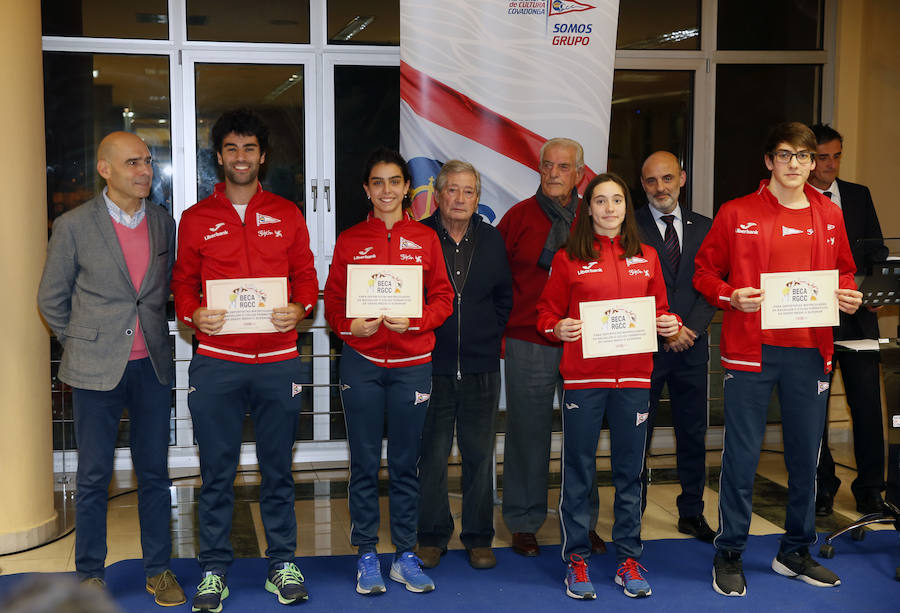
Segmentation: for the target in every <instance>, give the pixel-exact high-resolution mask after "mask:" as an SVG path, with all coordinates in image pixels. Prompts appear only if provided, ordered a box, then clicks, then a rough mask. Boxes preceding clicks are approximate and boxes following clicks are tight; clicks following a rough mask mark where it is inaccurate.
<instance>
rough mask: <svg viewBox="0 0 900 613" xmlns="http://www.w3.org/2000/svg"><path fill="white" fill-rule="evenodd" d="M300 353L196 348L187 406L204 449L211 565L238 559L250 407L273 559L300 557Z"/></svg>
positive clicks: (203, 500) (207, 566) (202, 555)
mask: <svg viewBox="0 0 900 613" xmlns="http://www.w3.org/2000/svg"><path fill="white" fill-rule="evenodd" d="M299 365H300V358H292V359H289V360H284V361H281V362H270V363H266V364H243V363H240V362H229V361H228V360H220V359H217V358H211V357H208V356H205V355H195V356H194V358H193V359H192V360H191V366H190V369H189V374H190V385H191V388H192V391H191V392H190V393H189V394H188V408H189V409H190V410H191V419H192V420H193V422H194V438H196V440H197V448H198V451H199V453H200V475H201V476H202V478H203V484H202V485H201V487H200V500H199V504H198V507H199V519H200V527H199V530H198V533H199V541H200V543H199V545H200V546H199V549H200V551H199V554H198V556H197V559H198V560H199V562H200V567H201V568H202V569H203V570H204V571H210V570H216V571H220V572H225V571H226V570H227V569H228V567H229V566H231V563H232V561H233V560H234V549H233V548H232V546H231V540H230V538H229V537H230V535H231V520H232V515H233V514H234V476H235V473H236V471H237V465H238V461H239V459H240V453H241V436H242V428H243V424H244V414H245V413H247V412H249V413H250V416H251V418H252V419H253V429H254V432H255V434H256V459H257V461H258V462H259V474H260V486H259V513H260V516H261V517H262V522H263V527H264V528H265V532H266V542H267V544H268V547H267V548H266V557H267V558H269V564H270V565H273V564H276V563H280V562H293V561H294V551H295V550H296V549H297V518H296V516H295V514H294V476H293V474H292V473H291V466H292V463H293V448H294V441H295V439H296V436H297V427H298V424H299V420H300V409H301V408H302V397H301V396H300V395H299V394H296V389H295V388H294V384H296V383H300V366H299Z"/></svg>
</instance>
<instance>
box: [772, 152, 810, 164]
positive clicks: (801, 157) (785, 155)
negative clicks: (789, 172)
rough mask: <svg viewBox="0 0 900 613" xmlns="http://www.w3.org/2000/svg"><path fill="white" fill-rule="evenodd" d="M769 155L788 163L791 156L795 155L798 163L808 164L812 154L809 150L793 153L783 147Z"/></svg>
mask: <svg viewBox="0 0 900 613" xmlns="http://www.w3.org/2000/svg"><path fill="white" fill-rule="evenodd" d="M770 155H771V156H772V157H773V158H774V159H775V160H777V161H778V162H780V163H782V164H790V163H791V158H793V157H796V158H797V163H798V164H803V165H804V166H805V165H806V164H809V163H810V162H812V159H813V155H814V154H812V153H810V152H809V151H798V152H797V153H793V152H791V151H787V150H785V149H779V150H778V151H773V152H772V153H770Z"/></svg>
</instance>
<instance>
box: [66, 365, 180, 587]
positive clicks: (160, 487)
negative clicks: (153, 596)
mask: <svg viewBox="0 0 900 613" xmlns="http://www.w3.org/2000/svg"><path fill="white" fill-rule="evenodd" d="M72 402H73V405H74V407H73V408H74V417H75V440H76V442H77V443H78V472H77V474H76V476H75V483H76V487H77V492H76V494H75V572H76V574H77V576H78V578H79V579H82V580H83V579H87V578H90V577H100V578H102V577H103V566H104V562H105V561H106V506H107V491H108V489H109V481H110V478H111V477H112V471H113V455H114V453H115V448H116V438H117V436H118V433H119V420H120V419H121V417H122V412H123V410H124V409H125V408H126V407H127V408H128V419H129V422H130V427H129V435H130V444H131V462H132V464H133V465H134V472H135V474H136V475H137V482H138V518H139V519H140V525H141V550H142V551H143V555H144V573H145V574H146V575H147V576H148V577H152V576H153V575H158V574H159V573H161V572H163V571H164V570H166V569H167V568H169V557H170V555H171V553H172V540H171V537H170V535H169V519H170V517H171V511H170V506H171V498H170V495H169V487H170V486H171V485H172V483H171V481H170V480H169V470H168V454H169V425H170V419H171V415H172V388H171V386H169V385H163V384H162V383H160V382H159V379H157V378H156V373H155V372H154V370H153V365H152V364H151V363H150V358H144V359H142V360H132V361H130V362H128V365H127V366H126V367H125V373H124V374H123V375H122V379H121V380H120V381H119V383H118V384H117V385H116V387H114V388H113V389H111V390H109V391H105V392H99V391H94V390H85V389H80V388H72Z"/></svg>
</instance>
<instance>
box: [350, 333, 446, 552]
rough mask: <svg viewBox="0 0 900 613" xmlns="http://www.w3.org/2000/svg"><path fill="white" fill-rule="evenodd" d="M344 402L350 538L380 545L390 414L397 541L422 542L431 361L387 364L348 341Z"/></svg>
mask: <svg viewBox="0 0 900 613" xmlns="http://www.w3.org/2000/svg"><path fill="white" fill-rule="evenodd" d="M340 374H341V403H342V404H343V405H344V420H345V422H346V424H347V441H348V443H349V445H350V522H351V524H352V526H351V532H350V543H351V544H352V545H353V546H355V547H356V548H357V549H358V551H359V553H360V555H362V554H364V553H369V552H374V551H375V550H376V545H377V544H378V526H379V523H380V521H381V519H380V513H379V509H378V470H379V468H380V467H381V441H382V438H383V434H384V427H385V417H387V440H388V448H387V460H388V477H389V478H390V485H389V490H388V494H389V499H390V514H391V541H392V542H393V543H394V546H395V547H396V549H397V552H398V553H402V552H404V551H411V550H412V549H413V548H414V547H415V545H416V523H417V517H418V498H419V473H418V463H419V457H420V455H421V454H420V450H421V444H422V429H423V427H424V425H425V415H426V413H427V411H428V401H429V398H430V397H431V362H428V363H427V364H420V365H418V366H406V367H400V368H383V367H381V366H378V365H376V364H374V363H372V362H370V361H369V360H367V359H366V358H364V357H362V356H361V355H360V354H359V353H357V352H356V351H355V350H354V349H353V348H352V347H350V345H347V344H344V348H343V350H342V353H341V364H340Z"/></svg>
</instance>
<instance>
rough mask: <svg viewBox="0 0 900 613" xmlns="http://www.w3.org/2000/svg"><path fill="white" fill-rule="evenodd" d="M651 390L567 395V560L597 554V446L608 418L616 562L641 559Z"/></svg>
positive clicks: (562, 502) (563, 514) (563, 516)
mask: <svg viewBox="0 0 900 613" xmlns="http://www.w3.org/2000/svg"><path fill="white" fill-rule="evenodd" d="M649 402H650V390H647V389H635V388H627V389H611V388H593V389H580V390H566V391H565V394H564V395H563V409H562V422H563V455H562V483H561V485H560V494H559V519H560V530H561V541H562V546H561V551H562V556H563V561H565V562H568V561H569V556H570V555H571V554H578V555H580V556H581V557H583V558H584V559H585V560H587V559H588V558H589V557H590V555H591V542H590V538H589V537H588V531H589V530H591V529H593V525H592V524H591V523H590V517H591V510H590V502H589V500H588V499H589V496H590V493H591V490H592V489H593V490H594V491H596V485H595V484H594V476H595V474H596V471H597V461H596V454H597V441H598V440H599V438H600V428H601V426H602V424H603V415H604V413H605V414H606V421H607V422H608V423H609V440H610V452H611V464H612V480H613V486H615V488H616V497H615V502H614V504H613V512H614V516H615V521H614V523H613V529H612V537H613V542H614V543H615V545H616V559H617V561H618V562H620V563H621V562H624V561H625V560H626V559H627V558H634V559H635V560H637V559H639V558H640V557H641V552H642V551H643V545H642V544H641V471H642V470H643V466H644V443H645V441H646V438H647V417H648V413H649V406H648V405H649Z"/></svg>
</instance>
